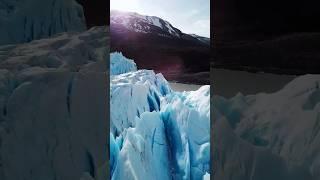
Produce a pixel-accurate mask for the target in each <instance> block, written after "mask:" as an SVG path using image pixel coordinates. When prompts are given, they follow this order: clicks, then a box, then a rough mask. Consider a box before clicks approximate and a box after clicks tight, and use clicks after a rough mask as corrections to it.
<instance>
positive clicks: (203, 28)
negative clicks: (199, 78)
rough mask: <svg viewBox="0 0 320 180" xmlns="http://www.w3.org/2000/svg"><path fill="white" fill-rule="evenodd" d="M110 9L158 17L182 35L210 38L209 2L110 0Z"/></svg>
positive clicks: (188, 0) (207, 0) (208, 0)
mask: <svg viewBox="0 0 320 180" xmlns="http://www.w3.org/2000/svg"><path fill="white" fill-rule="evenodd" d="M110 9H111V10H121V11H131V12H137V13H139V14H142V15H149V16H158V17H160V18H162V19H164V20H167V21H169V22H170V23H171V24H172V25H173V26H174V27H176V28H178V29H180V30H181V31H182V32H184V33H188V34H191V33H192V34H197V35H200V36H205V37H210V0H110Z"/></svg>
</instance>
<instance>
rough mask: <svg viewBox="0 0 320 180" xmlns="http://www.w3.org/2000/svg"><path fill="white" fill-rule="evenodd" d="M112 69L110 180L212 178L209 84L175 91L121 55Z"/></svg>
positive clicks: (113, 61)
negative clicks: (196, 88) (198, 87)
mask: <svg viewBox="0 0 320 180" xmlns="http://www.w3.org/2000/svg"><path fill="white" fill-rule="evenodd" d="M121 64H123V68H122V67H121ZM128 64H131V65H134V66H131V67H129V66H128ZM132 67H133V68H132ZM110 69H111V73H110V81H111V84H110V108H111V110H110V113H111V122H110V167H111V170H110V172H111V179H113V180H122V179H139V180H140V179H161V180H165V179H179V180H180V179H196V180H197V179H208V178H210V120H209V119H210V118H209V117H210V105H209V103H210V101H209V100H210V86H202V87H201V88H200V89H199V90H197V91H189V92H176V91H173V90H172V89H171V88H170V86H169V83H168V82H167V81H166V79H165V78H164V77H163V76H162V74H160V73H159V74H156V73H154V71H152V70H137V68H136V66H135V64H134V62H133V61H131V60H128V59H126V58H125V57H124V56H123V55H122V54H121V53H117V54H113V53H112V54H111V64H110Z"/></svg>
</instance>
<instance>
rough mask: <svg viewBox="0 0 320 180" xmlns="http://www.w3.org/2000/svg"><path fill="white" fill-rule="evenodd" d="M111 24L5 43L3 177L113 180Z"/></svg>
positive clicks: (0, 105) (0, 60) (0, 74)
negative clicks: (109, 69)
mask: <svg viewBox="0 0 320 180" xmlns="http://www.w3.org/2000/svg"><path fill="white" fill-rule="evenodd" d="M107 29H108V28H107V27H96V28H92V29H91V30H89V31H86V32H82V33H63V34H61V35H59V36H55V37H53V38H48V39H41V40H36V41H32V42H30V43H25V44H17V45H10V46H8V45H6V46H0V49H1V50H0V53H1V55H0V141H1V146H0V164H1V165H0V179H1V180H21V179H34V180H40V179H56V180H65V179H83V180H85V179H90V180H92V179H96V180H97V179H107V177H108V175H107V174H106V170H107V148H108V145H107V141H108V139H107V137H108V136H107V134H108V133H109V130H108V124H107V111H106V107H107V102H106V99H105V97H106V96H107V90H108V86H107V83H108V82H107V80H108V78H107V72H106V67H107V66H106V61H107V60H108V58H109V52H108V49H107V45H108V37H107V36H106V35H107ZM106 55H108V56H106Z"/></svg>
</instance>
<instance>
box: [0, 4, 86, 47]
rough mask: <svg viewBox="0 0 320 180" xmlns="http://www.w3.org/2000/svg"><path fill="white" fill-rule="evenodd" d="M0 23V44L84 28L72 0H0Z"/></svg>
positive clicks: (82, 18)
mask: <svg viewBox="0 0 320 180" xmlns="http://www.w3.org/2000/svg"><path fill="white" fill-rule="evenodd" d="M0 27H1V28H0V45H3V44H16V43H22V42H29V41H31V40H34V39H41V38H46V37H51V36H52V35H54V34H57V33H61V32H68V31H84V30H85V29H86V25H85V18H84V14H83V9H82V6H81V5H79V4H78V3H77V2H76V0H1V2H0Z"/></svg>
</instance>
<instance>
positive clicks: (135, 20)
mask: <svg viewBox="0 0 320 180" xmlns="http://www.w3.org/2000/svg"><path fill="white" fill-rule="evenodd" d="M110 23H111V24H113V25H122V26H124V27H126V28H127V29H130V30H132V31H135V32H141V33H153V32H155V31H158V35H162V36H168V35H171V36H175V37H180V36H181V35H182V32H181V31H180V30H179V29H177V28H175V27H173V26H172V25H171V24H170V23H169V22H168V21H165V20H163V19H161V18H159V17H156V16H144V15H140V14H138V13H135V12H121V11H117V10H112V11H111V18H110Z"/></svg>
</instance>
